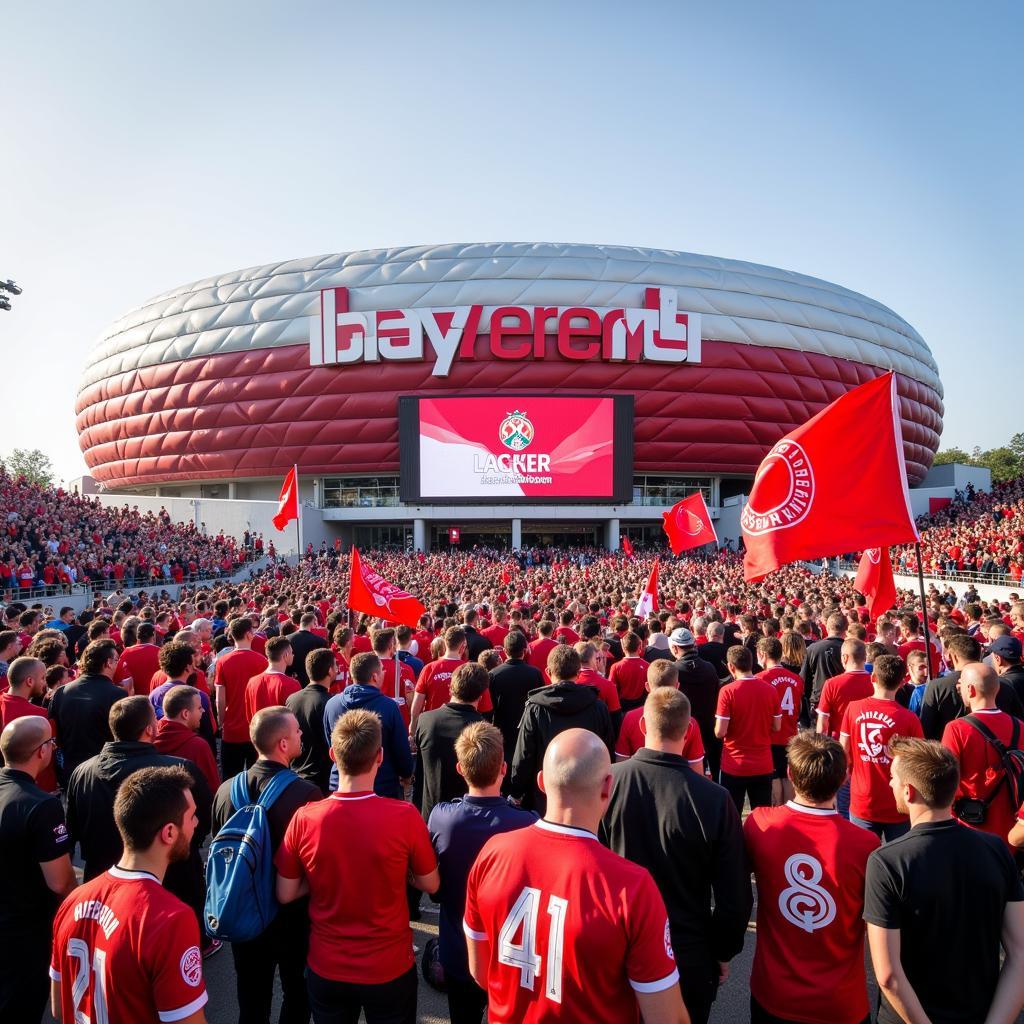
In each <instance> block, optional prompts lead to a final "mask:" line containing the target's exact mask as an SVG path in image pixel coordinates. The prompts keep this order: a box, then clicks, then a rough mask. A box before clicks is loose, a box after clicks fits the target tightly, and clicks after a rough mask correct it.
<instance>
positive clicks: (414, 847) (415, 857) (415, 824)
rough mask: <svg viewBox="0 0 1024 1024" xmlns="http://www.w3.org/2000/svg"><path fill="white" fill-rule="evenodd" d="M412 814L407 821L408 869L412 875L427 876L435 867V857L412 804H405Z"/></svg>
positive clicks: (424, 826)
mask: <svg viewBox="0 0 1024 1024" xmlns="http://www.w3.org/2000/svg"><path fill="white" fill-rule="evenodd" d="M406 806H407V807H408V808H409V809H410V811H411V812H412V813H410V814H408V815H407V817H408V819H409V867H410V868H411V869H412V873H413V874H414V875H429V874H430V872H431V871H433V870H434V869H435V868H436V867H437V856H436V854H435V853H434V847H433V844H432V843H431V842H430V833H429V832H428V831H427V826H426V824H425V823H424V821H423V819H422V818H421V817H420V815H419V814H418V813H417V812H416V809H415V808H414V807H413V806H412V804H406Z"/></svg>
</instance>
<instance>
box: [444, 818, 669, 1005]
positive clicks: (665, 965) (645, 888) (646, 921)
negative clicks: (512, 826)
mask: <svg viewBox="0 0 1024 1024" xmlns="http://www.w3.org/2000/svg"><path fill="white" fill-rule="evenodd" d="M463 927H464V929H465V932H466V935H467V936H468V938H469V939H470V941H476V942H487V943H488V962H487V996H488V1010H487V1019H488V1021H490V1022H491V1024H533V1022H540V1021H549V1020H555V1019H557V1020H560V1021H572V1022H580V1024H582V1022H584V1021H586V1022H588V1024H591V1022H593V1024H625V1022H628V1021H636V1020H637V1019H638V1011H637V1004H636V998H635V996H634V994H633V992H634V990H635V991H640V992H660V991H662V990H664V989H666V988H670V987H671V986H673V985H678V984H679V972H678V970H677V969H676V963H675V955H674V954H673V952H672V943H671V940H670V939H669V926H668V914H667V913H666V911H665V904H664V902H663V901H662V898H661V894H660V893H659V892H658V890H657V887H656V886H655V884H654V881H653V880H652V878H651V876H650V875H649V874H648V872H647V870H646V869H645V868H642V867H640V866H638V865H636V864H633V863H631V862H630V861H627V860H625V859H624V858H622V857H619V856H618V855H617V854H614V853H612V852H611V850H608V849H606V848H605V847H603V846H602V845H601V844H600V843H599V842H598V841H597V837H596V836H595V835H593V834H592V833H590V832H586V831H584V830H583V829H579V828H570V827H568V826H565V825H557V824H553V823H552V822H548V821H538V822H537V823H536V824H535V825H531V826H530V827H529V828H523V829H519V830H518V831H515V832H506V833H504V834H502V835H497V836H494V837H493V838H492V839H490V840H488V842H487V844H486V845H485V846H484V848H483V849H482V850H481V851H480V854H479V856H478V857H477V859H476V863H475V864H474V866H473V870H472V871H471V872H470V874H469V882H468V885H467V891H466V915H465V920H464V922H463Z"/></svg>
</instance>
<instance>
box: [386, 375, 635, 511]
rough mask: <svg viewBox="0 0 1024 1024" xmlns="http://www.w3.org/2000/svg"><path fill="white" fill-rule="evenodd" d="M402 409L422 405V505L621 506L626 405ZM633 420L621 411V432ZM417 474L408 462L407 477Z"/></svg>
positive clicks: (510, 400)
mask: <svg viewBox="0 0 1024 1024" xmlns="http://www.w3.org/2000/svg"><path fill="white" fill-rule="evenodd" d="M402 401H403V402H407V401H412V402H415V403H416V411H417V413H418V415H417V416H416V423H417V427H416V438H415V442H414V443H415V454H416V456H417V459H416V461H417V462H418V471H419V472H418V495H417V497H418V498H420V499H421V500H431V499H443V498H452V499H458V500H474V501H483V502H487V501H494V500H496V499H497V500H506V501H507V500H509V499H515V498H526V499H527V500H533V501H536V500H541V501H544V500H549V501H550V500H558V499H570V500H571V499H577V500H578V499H584V498H585V499H592V500H605V501H613V500H615V497H616V494H617V487H616V484H617V481H618V479H619V474H617V473H616V442H617V430H616V424H617V416H616V402H617V401H621V400H617V399H615V398H588V397H583V396H579V397H576V396H573V397H551V396H536V395H534V396H529V395H518V396H517V395H512V396H508V395H503V396H487V397H479V398H477V397H467V398H419V399H411V400H408V399H403V400H402ZM628 404H629V406H631V403H628ZM631 412H632V410H631V408H624V409H622V410H620V415H619V416H618V421H619V422H620V424H621V420H622V419H623V413H625V415H626V416H628V417H629V419H630V423H629V425H630V427H631V425H632V424H631ZM401 419H402V420H403V423H404V424H406V428H405V430H403V434H404V437H403V445H402V447H403V451H407V452H408V451H409V449H410V448H411V447H412V444H411V443H410V442H412V441H413V439H412V438H410V437H408V433H409V429H408V428H409V426H411V423H410V421H409V417H408V415H406V416H405V417H401ZM618 433H620V434H621V433H622V429H621V425H620V429H619V431H618ZM409 454H412V452H409ZM630 462H631V460H630ZM411 468H412V467H411V466H407V465H406V463H405V461H404V460H403V467H402V471H403V476H405V474H406V471H407V469H411Z"/></svg>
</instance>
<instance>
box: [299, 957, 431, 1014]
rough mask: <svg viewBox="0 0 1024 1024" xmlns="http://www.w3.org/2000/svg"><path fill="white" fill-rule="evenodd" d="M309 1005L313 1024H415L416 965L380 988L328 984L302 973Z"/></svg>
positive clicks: (315, 975) (345, 983)
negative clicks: (362, 1017) (360, 1022)
mask: <svg viewBox="0 0 1024 1024" xmlns="http://www.w3.org/2000/svg"><path fill="white" fill-rule="evenodd" d="M306 986H307V989H308V991H309V1005H310V1008H311V1009H312V1011H313V1020H314V1022H315V1024H357V1021H358V1020H359V1012H360V1010H362V1011H364V1012H365V1013H366V1024H416V987H417V981H416V965H415V964H413V965H412V967H410V968H409V970H407V971H406V972H405V974H401V975H399V976H398V977H397V978H395V979H394V980H393V981H387V982H385V983H384V984H383V985H357V984H356V983H355V982H350V981H331V980H329V979H328V978H321V977H320V975H319V974H317V973H316V972H315V971H313V970H311V969H310V968H307V969H306Z"/></svg>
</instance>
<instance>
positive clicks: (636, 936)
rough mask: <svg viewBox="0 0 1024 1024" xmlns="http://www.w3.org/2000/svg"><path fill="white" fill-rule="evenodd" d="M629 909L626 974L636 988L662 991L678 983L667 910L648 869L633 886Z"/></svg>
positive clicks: (635, 989) (644, 990)
mask: <svg viewBox="0 0 1024 1024" xmlns="http://www.w3.org/2000/svg"><path fill="white" fill-rule="evenodd" d="M631 896H632V898H631V899H630V901H629V909H628V910H627V912H626V913H627V918H626V929H627V934H628V947H627V950H626V976H627V977H628V978H629V983H630V985H632V986H633V989H634V991H636V992H661V991H662V990H664V989H666V988H670V987H671V986H672V985H678V984H679V971H678V970H677V968H676V958H675V953H674V952H673V950H672V939H671V937H670V934H669V924H668V912H667V911H666V910H665V902H664V900H662V898H661V893H659V892H658V889H657V887H656V886H655V884H654V880H653V879H652V878H651V876H650V875H649V874H648V873H647V872H646V871H645V872H644V873H643V875H642V876H641V880H640V884H638V885H637V886H635V887H634V889H633V892H632V894H631Z"/></svg>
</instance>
